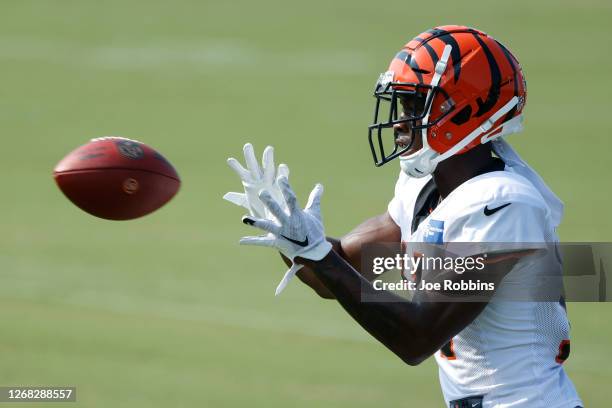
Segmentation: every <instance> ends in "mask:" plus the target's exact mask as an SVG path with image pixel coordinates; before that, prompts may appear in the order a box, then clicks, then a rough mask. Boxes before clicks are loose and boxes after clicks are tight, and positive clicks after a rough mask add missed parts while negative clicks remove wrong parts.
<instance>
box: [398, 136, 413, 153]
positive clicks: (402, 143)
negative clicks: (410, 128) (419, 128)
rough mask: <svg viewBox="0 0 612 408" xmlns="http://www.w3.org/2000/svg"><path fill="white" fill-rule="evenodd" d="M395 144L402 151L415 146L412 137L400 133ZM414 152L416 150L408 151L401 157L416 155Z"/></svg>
mask: <svg viewBox="0 0 612 408" xmlns="http://www.w3.org/2000/svg"><path fill="white" fill-rule="evenodd" d="M395 144H396V145H397V147H399V149H400V150H403V149H405V148H407V147H410V146H411V145H412V144H413V139H412V136H410V135H407V134H403V133H399V132H398V133H396V135H395ZM413 150H414V149H408V150H406V152H404V153H402V154H401V155H400V156H408V155H410V154H412V153H414V152H413Z"/></svg>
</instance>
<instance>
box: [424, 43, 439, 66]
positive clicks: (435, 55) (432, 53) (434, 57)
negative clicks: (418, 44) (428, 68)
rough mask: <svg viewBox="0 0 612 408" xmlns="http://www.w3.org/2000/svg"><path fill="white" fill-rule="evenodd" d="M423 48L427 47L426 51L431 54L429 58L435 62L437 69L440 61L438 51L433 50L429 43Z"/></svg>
mask: <svg viewBox="0 0 612 408" xmlns="http://www.w3.org/2000/svg"><path fill="white" fill-rule="evenodd" d="M423 47H425V49H426V50H427V52H428V53H429V56H430V57H431V61H432V62H433V66H434V67H435V66H436V63H437V62H438V60H439V59H440V58H439V57H438V54H436V51H435V50H434V49H433V48H432V46H431V45H429V44H427V43H425V44H423Z"/></svg>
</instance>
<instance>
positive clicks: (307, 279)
mask: <svg viewBox="0 0 612 408" xmlns="http://www.w3.org/2000/svg"><path fill="white" fill-rule="evenodd" d="M327 240H328V241H329V242H330V243H331V244H332V247H333V249H334V251H336V252H338V253H340V254H342V247H341V246H340V241H339V240H337V239H336V238H331V237H327ZM280 256H281V258H282V259H283V261H284V262H285V264H286V265H287V266H291V264H292V262H291V260H290V259H289V258H287V257H286V256H284V255H283V254H280ZM296 275H297V277H298V278H299V279H300V280H301V281H302V282H303V283H304V284H306V285H307V286H309V287H310V288H311V289H312V290H314V291H315V292H316V294H317V295H319V296H320V297H322V298H323V299H335V296H334V294H333V293H332V292H331V291H330V290H329V289H327V287H326V286H325V285H324V284H323V282H321V280H320V279H319V278H318V277H317V275H316V274H315V273H314V271H313V270H312V269H310V268H309V267H308V266H306V265H305V266H304V267H303V268H302V269H300V270H299V271H298V272H297V273H296Z"/></svg>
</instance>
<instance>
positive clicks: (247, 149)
mask: <svg viewBox="0 0 612 408" xmlns="http://www.w3.org/2000/svg"><path fill="white" fill-rule="evenodd" d="M243 151H244V160H245V163H246V167H247V168H246V169H245V168H244V167H242V165H241V164H240V163H239V162H238V160H236V159H235V158H233V157H230V158H229V159H227V164H228V165H229V166H230V167H231V168H232V169H233V170H234V171H235V172H236V174H238V177H240V180H241V181H242V186H243V187H244V193H237V192H229V193H226V194H225V195H224V196H223V199H224V200H227V201H229V202H231V203H233V204H236V205H239V206H241V207H244V208H246V209H247V210H249V212H250V213H251V215H252V216H254V217H257V218H270V215H271V214H270V212H269V211H267V209H266V207H265V206H264V205H263V203H262V202H261V200H260V199H259V196H258V195H259V192H260V191H261V190H262V189H265V190H267V191H269V192H270V194H271V195H272V197H274V200H275V201H276V202H277V203H281V205H284V202H285V201H284V199H283V196H282V193H281V191H280V189H279V188H278V185H277V184H276V182H275V181H276V177H277V176H281V175H282V176H285V177H289V168H288V167H287V165H286V164H281V165H279V166H278V170H277V169H276V168H275V166H274V148H273V147H272V146H268V147H266V149H265V150H264V152H263V158H262V163H261V164H262V167H261V168H260V167H259V164H258V163H257V159H256V158H255V152H254V150H253V145H252V144H250V143H247V144H245V145H244V148H243Z"/></svg>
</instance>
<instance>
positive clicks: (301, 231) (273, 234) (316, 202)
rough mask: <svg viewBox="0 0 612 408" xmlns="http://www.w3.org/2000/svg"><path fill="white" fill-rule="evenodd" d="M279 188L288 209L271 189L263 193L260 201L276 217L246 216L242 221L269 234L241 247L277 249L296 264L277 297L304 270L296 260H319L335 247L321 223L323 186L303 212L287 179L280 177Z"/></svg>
mask: <svg viewBox="0 0 612 408" xmlns="http://www.w3.org/2000/svg"><path fill="white" fill-rule="evenodd" d="M277 185H278V186H279V187H280V190H281V192H282V195H283V198H284V203H285V205H286V209H283V208H282V207H281V206H280V205H279V204H278V203H277V202H276V201H275V200H274V199H273V198H272V196H271V195H270V193H269V192H268V191H267V190H265V189H264V190H262V191H261V192H260V193H259V198H260V200H261V202H263V204H264V205H265V206H266V208H267V209H268V211H269V212H270V213H271V214H272V215H273V216H274V218H268V219H262V218H256V217H252V216H244V217H243V218H242V222H244V223H245V224H247V225H252V226H254V227H256V228H259V229H262V230H264V231H266V232H268V234H267V235H264V236H249V237H243V238H242V239H241V240H240V244H241V245H257V246H267V247H273V248H276V249H278V250H279V251H280V252H282V253H283V254H284V255H285V256H286V257H288V258H290V259H291V260H293V261H294V263H293V266H292V267H291V269H290V270H289V271H287V273H286V274H285V276H284V277H283V280H282V281H281V283H280V284H279V285H278V287H277V289H276V294H279V293H280V292H281V291H282V290H283V289H284V288H285V286H286V285H287V283H289V281H290V280H291V278H293V276H294V275H295V273H296V272H297V271H298V270H299V269H300V268H301V265H298V264H296V263H295V258H296V257H298V256H299V257H302V258H305V259H310V260H313V261H319V260H321V259H323V258H324V257H325V256H326V255H327V254H328V253H329V251H331V249H332V245H331V244H330V243H329V242H328V241H327V239H326V238H325V231H324V229H323V222H322V220H321V195H322V194H323V186H322V185H321V184H317V185H316V186H315V187H314V189H313V190H312V192H311V193H310V197H309V198H308V203H307V204H306V207H305V208H304V209H303V210H302V209H301V208H300V207H299V205H298V202H297V198H296V196H295V193H294V192H293V190H292V189H291V186H290V185H289V181H288V180H287V177H285V176H280V177H278V179H277Z"/></svg>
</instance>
